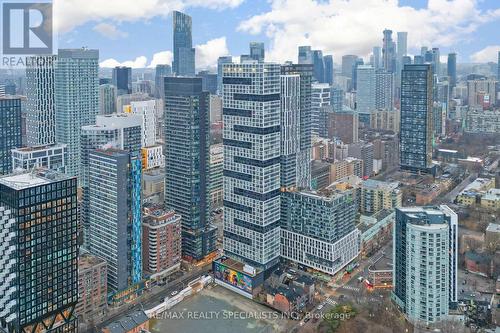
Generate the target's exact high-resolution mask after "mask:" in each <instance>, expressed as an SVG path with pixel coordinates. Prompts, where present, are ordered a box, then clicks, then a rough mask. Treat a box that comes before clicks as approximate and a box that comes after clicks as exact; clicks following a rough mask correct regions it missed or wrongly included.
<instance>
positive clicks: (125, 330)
mask: <svg viewBox="0 0 500 333" xmlns="http://www.w3.org/2000/svg"><path fill="white" fill-rule="evenodd" d="M141 332H149V318H148V316H147V315H146V313H144V311H142V310H137V311H134V312H132V313H129V314H127V315H125V316H123V317H121V318H119V319H118V320H116V321H114V322H112V323H111V324H109V325H107V326H106V327H104V328H103V329H102V330H101V333H141Z"/></svg>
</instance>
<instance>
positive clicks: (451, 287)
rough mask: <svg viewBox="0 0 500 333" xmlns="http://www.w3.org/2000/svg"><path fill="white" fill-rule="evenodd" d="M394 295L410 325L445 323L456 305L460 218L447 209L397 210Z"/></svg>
mask: <svg viewBox="0 0 500 333" xmlns="http://www.w3.org/2000/svg"><path fill="white" fill-rule="evenodd" d="M393 237H394V240H393V246H394V249H393V251H394V253H393V263H394V268H393V281H394V286H393V293H392V297H393V299H394V300H395V302H396V304H398V306H399V307H400V308H401V309H402V311H403V312H404V313H405V314H406V316H407V318H408V319H409V321H411V322H412V323H420V324H424V325H429V324H431V323H434V322H436V321H439V320H443V319H447V318H446V317H447V316H448V313H449V309H450V307H451V306H452V305H453V304H456V302H457V297H458V292H457V269H458V260H457V258H458V219H457V214H456V213H455V212H453V211H452V210H451V209H450V208H449V207H448V206H446V205H441V206H439V207H404V208H397V209H396V222H395V227H394V236H393Z"/></svg>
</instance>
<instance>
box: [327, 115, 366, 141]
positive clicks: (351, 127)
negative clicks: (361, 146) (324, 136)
mask: <svg viewBox="0 0 500 333" xmlns="http://www.w3.org/2000/svg"><path fill="white" fill-rule="evenodd" d="M327 125H328V138H330V139H332V138H339V139H340V140H342V142H343V143H346V144H351V143H356V142H358V127H359V115H358V114H357V113H356V112H352V111H341V112H334V113H331V114H330V115H329V118H328V124H327Z"/></svg>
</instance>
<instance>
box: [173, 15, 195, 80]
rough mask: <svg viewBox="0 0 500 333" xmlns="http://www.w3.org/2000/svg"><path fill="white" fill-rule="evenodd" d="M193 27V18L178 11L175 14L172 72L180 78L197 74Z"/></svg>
mask: <svg viewBox="0 0 500 333" xmlns="http://www.w3.org/2000/svg"><path fill="white" fill-rule="evenodd" d="M192 26H193V24H192V20H191V16H189V15H186V14H184V13H181V12H178V11H174V12H173V32H174V47H173V49H174V61H173V63H172V70H173V72H174V73H175V74H176V75H179V76H194V74H195V49H194V48H193V39H192Z"/></svg>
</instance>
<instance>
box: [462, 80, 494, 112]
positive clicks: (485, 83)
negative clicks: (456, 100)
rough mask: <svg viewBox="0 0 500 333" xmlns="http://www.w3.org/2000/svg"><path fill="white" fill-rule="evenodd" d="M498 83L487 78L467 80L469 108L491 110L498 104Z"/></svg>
mask: <svg viewBox="0 0 500 333" xmlns="http://www.w3.org/2000/svg"><path fill="white" fill-rule="evenodd" d="M497 85H498V82H497V81H495V80H494V79H487V78H485V77H478V78H472V79H471V80H467V104H468V105H469V107H477V106H482V107H483V108H489V107H490V106H491V105H494V104H495V103H496V96H495V93H496V86H497Z"/></svg>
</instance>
